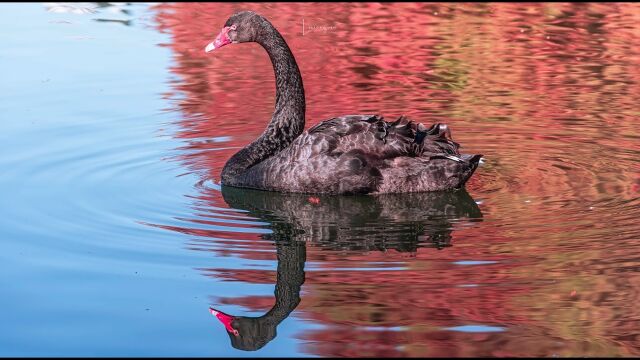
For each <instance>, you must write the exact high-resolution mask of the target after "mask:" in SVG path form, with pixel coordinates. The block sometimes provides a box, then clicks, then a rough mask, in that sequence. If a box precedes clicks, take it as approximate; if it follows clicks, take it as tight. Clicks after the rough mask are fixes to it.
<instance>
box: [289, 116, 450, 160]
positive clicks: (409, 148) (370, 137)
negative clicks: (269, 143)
mask: <svg viewBox="0 0 640 360" xmlns="http://www.w3.org/2000/svg"><path fill="white" fill-rule="evenodd" d="M300 140H303V142H304V143H306V144H307V145H309V144H323V143H325V144H326V146H316V147H315V148H314V149H313V150H312V151H310V154H309V155H310V156H311V155H314V154H319V153H323V154H338V155H339V154H342V153H345V152H349V151H354V150H355V151H362V152H363V153H365V154H367V155H370V156H374V157H377V158H380V159H389V158H394V157H398V156H410V157H422V156H433V155H435V154H442V155H454V156H455V155H460V153H459V152H458V148H459V145H458V143H456V142H455V141H453V139H452V138H451V131H450V130H449V128H448V127H447V125H445V124H434V125H432V126H431V127H426V126H425V125H424V124H422V123H416V122H414V121H412V120H410V119H408V118H407V117H406V116H401V117H400V118H398V119H397V120H395V121H393V122H387V121H384V118H383V117H382V116H380V115H345V116H340V117H336V118H332V119H329V120H326V121H323V122H321V123H319V124H317V125H315V126H313V127H311V128H310V129H309V130H308V131H307V132H306V133H305V134H304V136H303V139H300Z"/></svg>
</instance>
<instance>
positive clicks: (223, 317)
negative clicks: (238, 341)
mask: <svg viewBox="0 0 640 360" xmlns="http://www.w3.org/2000/svg"><path fill="white" fill-rule="evenodd" d="M209 312H210V313H211V315H213V316H215V317H217V318H218V320H220V322H221V323H222V325H224V328H225V329H227V331H228V332H230V333H232V334H233V335H235V336H238V335H239V334H240V333H239V332H238V330H236V329H234V328H233V326H231V322H232V321H233V319H234V317H233V316H231V315H227V314H225V313H223V312H222V311H218V310H216V309H214V308H212V307H210V308H209Z"/></svg>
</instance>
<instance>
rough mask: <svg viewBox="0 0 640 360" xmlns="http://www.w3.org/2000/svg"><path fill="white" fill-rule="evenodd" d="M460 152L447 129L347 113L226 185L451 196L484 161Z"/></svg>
mask: <svg viewBox="0 0 640 360" xmlns="http://www.w3.org/2000/svg"><path fill="white" fill-rule="evenodd" d="M458 149H459V145H458V144H457V143H456V142H454V141H453V140H452V138H451V133H450V131H449V129H448V127H447V126H446V125H444V124H435V125H433V126H431V127H429V128H427V127H426V126H424V125H423V124H421V123H415V122H413V121H411V120H409V119H407V118H406V117H404V116H402V117H400V118H399V119H397V120H396V121H393V122H387V121H384V119H383V118H382V117H381V116H379V115H346V116H341V117H336V118H332V119H329V120H326V121H323V122H321V123H319V124H317V125H315V126H313V127H311V128H310V129H309V130H308V131H306V132H304V133H302V134H301V135H300V136H299V137H298V138H296V139H295V140H294V141H293V142H292V143H291V144H290V146H288V147H287V148H285V149H284V150H282V151H280V152H278V153H277V154H275V155H273V156H271V157H269V158H267V159H265V160H264V161H262V162H260V163H258V164H256V165H254V166H252V167H250V168H249V169H247V171H246V172H245V173H244V174H242V175H241V176H239V177H238V178H237V179H236V180H237V182H238V183H236V184H228V185H232V186H233V185H235V186H242V187H251V188H258V189H265V190H274V191H286V192H304V193H330V194H354V193H361V194H378V193H400V192H423V191H437V190H451V189H457V188H460V187H462V186H464V184H465V183H466V181H467V180H468V179H469V178H470V177H471V175H472V174H473V172H474V171H475V169H476V168H477V166H478V162H479V160H480V158H481V157H482V156H481V155H461V154H460V153H459V151H458Z"/></svg>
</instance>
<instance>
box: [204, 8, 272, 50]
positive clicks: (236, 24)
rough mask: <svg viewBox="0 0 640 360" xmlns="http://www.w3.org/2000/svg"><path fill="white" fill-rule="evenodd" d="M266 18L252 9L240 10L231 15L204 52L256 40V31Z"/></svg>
mask: <svg viewBox="0 0 640 360" xmlns="http://www.w3.org/2000/svg"><path fill="white" fill-rule="evenodd" d="M265 21H266V20H265V19H264V18H263V17H262V16H260V15H258V14H256V13H254V12H253V11H241V12H238V13H235V14H233V15H231V17H230V18H229V19H228V20H227V22H226V23H225V24H224V27H223V28H222V30H221V31H220V33H219V34H218V36H216V39H215V40H214V41H212V42H210V43H209V45H207V47H206V48H205V49H204V50H205V51H206V52H210V51H213V50H215V49H219V48H221V47H223V46H225V45H228V44H231V43H233V44H237V43H242V42H251V41H256V39H257V36H258V32H259V30H260V28H261V27H262V25H263V23H264V22H265Z"/></svg>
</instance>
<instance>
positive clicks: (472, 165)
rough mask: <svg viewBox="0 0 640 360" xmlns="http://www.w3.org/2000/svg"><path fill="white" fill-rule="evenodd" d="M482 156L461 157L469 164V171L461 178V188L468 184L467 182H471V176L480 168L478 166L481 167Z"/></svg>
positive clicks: (468, 155) (464, 155)
mask: <svg viewBox="0 0 640 360" xmlns="http://www.w3.org/2000/svg"><path fill="white" fill-rule="evenodd" d="M482 156H483V155H482V154H475V155H473V154H462V155H460V159H462V160H463V161H465V162H466V163H467V166H468V167H467V170H466V171H465V172H464V174H463V175H462V176H461V177H460V186H459V187H463V186H464V184H466V183H467V180H469V178H471V175H473V173H474V172H475V171H476V169H477V168H478V166H479V165H480V160H481V159H482Z"/></svg>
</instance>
